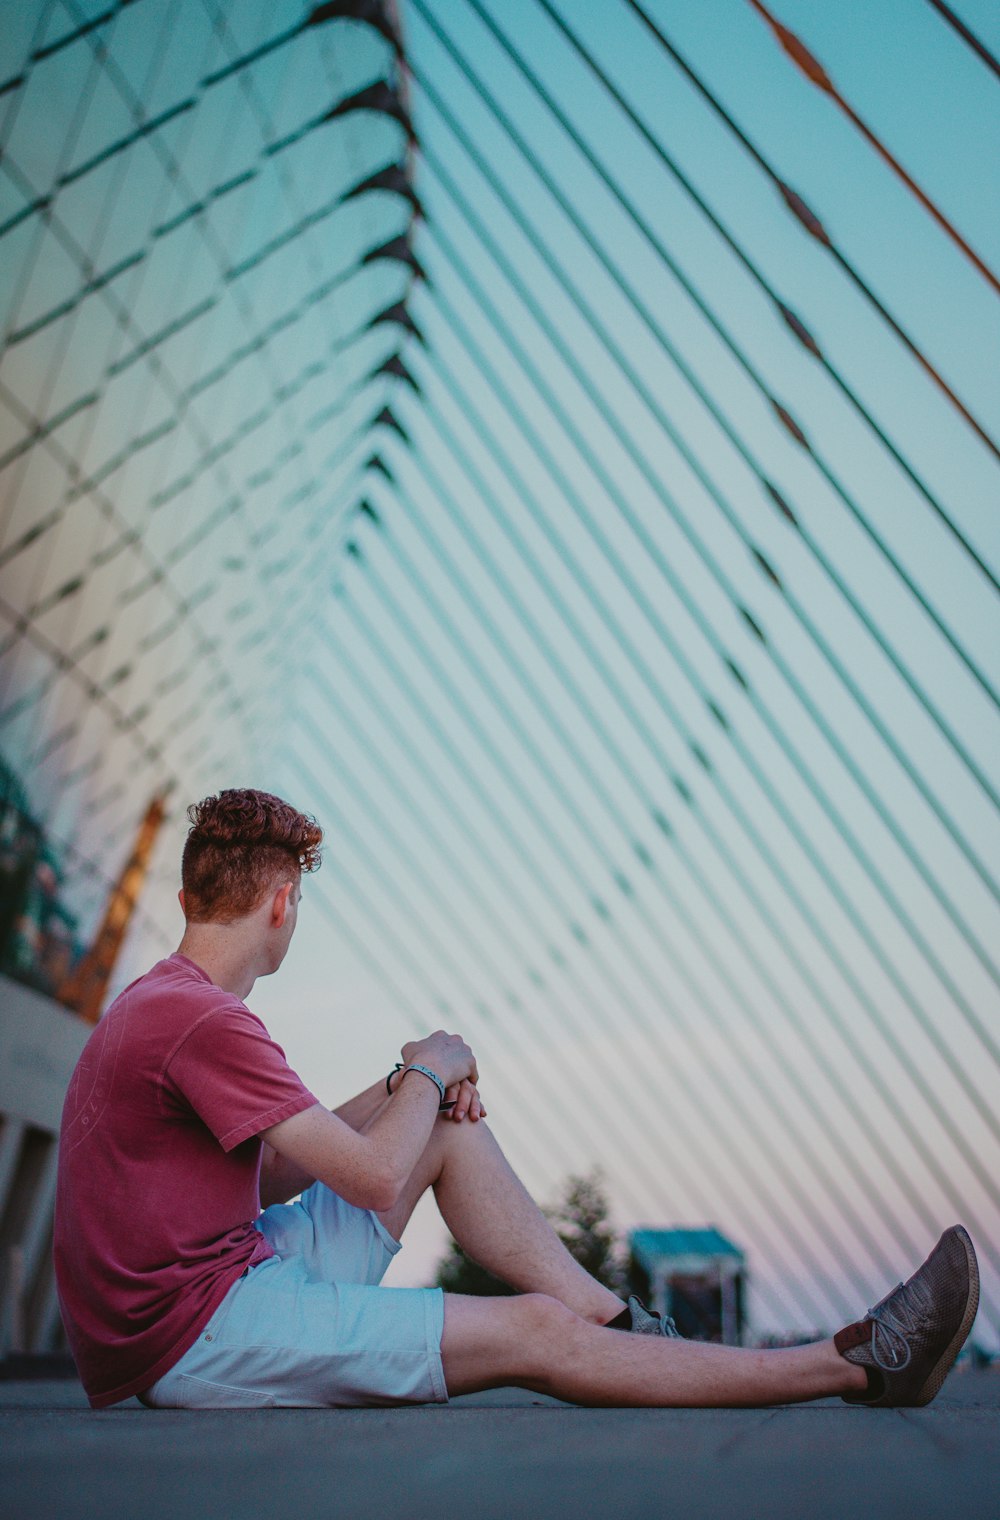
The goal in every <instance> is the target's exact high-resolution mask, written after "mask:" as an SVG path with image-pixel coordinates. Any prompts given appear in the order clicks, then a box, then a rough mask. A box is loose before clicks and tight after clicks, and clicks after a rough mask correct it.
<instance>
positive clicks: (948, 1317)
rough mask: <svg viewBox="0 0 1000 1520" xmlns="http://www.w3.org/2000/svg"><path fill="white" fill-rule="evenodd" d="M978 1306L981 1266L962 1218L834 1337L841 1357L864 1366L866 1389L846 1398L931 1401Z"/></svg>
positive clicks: (878, 1402)
mask: <svg viewBox="0 0 1000 1520" xmlns="http://www.w3.org/2000/svg"><path fill="white" fill-rule="evenodd" d="M978 1307H979V1267H978V1265H977V1262H976V1252H975V1248H974V1247H973V1244H972V1241H971V1240H970V1239H969V1236H968V1233H967V1232H966V1231H965V1230H964V1229H963V1228H962V1226H961V1225H960V1224H956V1225H953V1226H952V1228H951V1229H950V1230H945V1232H944V1234H943V1235H942V1236H941V1239H940V1240H939V1241H938V1243H937V1245H936V1246H935V1247H934V1249H933V1251H932V1252H931V1254H930V1255H929V1256H928V1258H927V1260H926V1261H925V1262H924V1264H923V1266H922V1267H918V1268H917V1270H916V1272H914V1274H913V1276H912V1277H911V1278H910V1280H909V1282H906V1283H899V1284H897V1286H896V1287H895V1288H893V1290H892V1292H891V1293H887V1294H886V1296H885V1298H883V1299H882V1300H881V1302H880V1303H877V1304H876V1305H875V1307H874V1309H869V1311H868V1313H867V1315H866V1316H865V1318H864V1319H862V1320H858V1321H857V1323H856V1324H853V1325H847V1326H846V1327H845V1328H844V1329H843V1330H839V1331H838V1332H837V1334H836V1335H835V1336H834V1338H833V1339H834V1345H835V1346H836V1347H837V1350H838V1351H839V1352H840V1354H841V1356H843V1357H845V1358H846V1359H847V1361H849V1362H854V1363H856V1364H857V1366H859V1367H864V1368H866V1369H867V1371H868V1388H867V1390H866V1391H865V1392H864V1393H850V1394H844V1401H845V1403H847V1404H870V1405H872V1406H873V1407H876V1408H879V1407H880V1408H899V1407H907V1406H913V1405H918V1404H929V1403H930V1401H931V1399H932V1398H933V1397H934V1395H935V1394H936V1393H937V1391H938V1389H939V1388H940V1387H941V1384H942V1383H943V1382H944V1380H945V1378H946V1377H947V1376H948V1373H949V1371H950V1370H951V1367H952V1364H953V1363H954V1361H955V1358H956V1356H957V1355H958V1353H959V1352H960V1351H961V1349H962V1345H963V1343H964V1341H965V1338H966V1336H967V1335H968V1333H969V1331H970V1330H971V1329H972V1322H973V1320H974V1319H975V1317H976V1310H977V1309H978Z"/></svg>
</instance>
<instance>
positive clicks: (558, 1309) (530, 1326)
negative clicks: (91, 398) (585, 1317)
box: [512, 1293, 581, 1344]
mask: <svg viewBox="0 0 1000 1520" xmlns="http://www.w3.org/2000/svg"><path fill="white" fill-rule="evenodd" d="M512 1302H513V1304H514V1306H515V1310H516V1312H517V1316H518V1320H519V1321H520V1324H519V1329H520V1331H521V1333H522V1334H523V1335H524V1337H525V1339H526V1341H528V1340H530V1341H531V1342H534V1343H536V1344H544V1343H546V1342H550V1341H552V1340H554V1339H558V1338H560V1337H564V1336H566V1335H568V1334H570V1333H571V1332H572V1330H573V1327H574V1326H575V1325H578V1324H580V1323H581V1320H580V1317H579V1315H578V1314H574V1313H573V1311H572V1309H567V1307H566V1305H565V1304H563V1303H560V1302H559V1300H558V1299H557V1298H551V1297H550V1296H549V1294H548V1293H521V1294H519V1295H518V1296H517V1297H516V1298H515V1299H514V1300H513V1301H512Z"/></svg>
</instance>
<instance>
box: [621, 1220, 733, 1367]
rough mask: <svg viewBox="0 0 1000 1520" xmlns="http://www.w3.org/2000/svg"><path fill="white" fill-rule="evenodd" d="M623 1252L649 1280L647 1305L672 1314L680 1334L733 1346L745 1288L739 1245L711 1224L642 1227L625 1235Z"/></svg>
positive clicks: (661, 1312)
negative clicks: (700, 1225) (626, 1242)
mask: <svg viewBox="0 0 1000 1520" xmlns="http://www.w3.org/2000/svg"><path fill="white" fill-rule="evenodd" d="M629 1250H630V1256H631V1260H632V1262H633V1264H634V1266H635V1267H638V1269H639V1273H641V1275H642V1276H643V1277H644V1278H645V1279H646V1281H647V1282H648V1284H649V1298H650V1303H651V1306H652V1307H653V1308H654V1309H656V1310H657V1311H658V1312H659V1313H660V1314H671V1315H673V1317H674V1318H675V1319H676V1321H677V1327H678V1329H679V1330H680V1332H681V1334H682V1335H688V1336H692V1337H694V1338H697V1339H701V1340H721V1341H722V1343H723V1344H724V1345H727V1346H736V1345H739V1343H740V1341H741V1339H742V1335H743V1304H744V1298H745V1286H746V1256H745V1254H744V1252H743V1251H741V1250H740V1248H739V1246H736V1245H734V1244H733V1242H732V1241H731V1240H727V1239H726V1237H725V1236H724V1235H722V1234H720V1232H719V1231H718V1230H717V1229H716V1228H715V1227H714V1225H706V1226H704V1227H703V1228H697V1229H685V1228H671V1229H662V1230H661V1229H653V1228H652V1227H647V1226H643V1227H642V1228H640V1229H637V1230H633V1231H632V1232H631V1234H630V1235H629ZM637 1275H638V1274H637Z"/></svg>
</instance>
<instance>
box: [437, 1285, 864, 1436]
mask: <svg viewBox="0 0 1000 1520" xmlns="http://www.w3.org/2000/svg"><path fill="white" fill-rule="evenodd" d="M441 1359H442V1362H443V1364H444V1375H445V1382H446V1383H447V1385H448V1392H449V1393H450V1394H452V1395H453V1396H454V1395H457V1394H460V1393H476V1392H479V1391H480V1390H481V1389H484V1388H496V1387H501V1386H503V1385H504V1384H514V1385H516V1386H518V1387H521V1388H530V1389H533V1390H534V1391H535V1392H538V1393H548V1394H552V1395H553V1396H554V1397H556V1398H560V1399H568V1400H570V1401H571V1402H573V1403H576V1404H595V1405H610V1406H623V1405H627V1406H644V1405H649V1406H654V1407H661V1406H676V1407H686V1408H694V1407H699V1406H702V1407H712V1408H717V1407H723V1406H727V1405H759V1404H788V1403H794V1402H798V1401H800V1400H803V1399H816V1398H824V1397H829V1396H831V1395H833V1394H844V1393H852V1392H853V1393H857V1392H861V1391H863V1390H864V1389H865V1387H866V1385H867V1376H866V1374H865V1371H864V1369H863V1368H862V1367H857V1366H854V1365H853V1364H852V1363H851V1362H848V1361H846V1360H845V1359H844V1358H843V1357H842V1356H841V1355H840V1354H839V1352H838V1351H837V1349H836V1347H835V1346H834V1343H833V1341H820V1342H817V1343H815V1344H813V1345H809V1346H795V1347H793V1348H791V1349H790V1350H782V1351H748V1350H742V1349H740V1348H739V1347H736V1346H712V1345H706V1344H704V1343H698V1342H695V1341H683V1340H670V1339H661V1338H659V1337H656V1336H650V1337H646V1336H641V1335H626V1334H622V1332H621V1331H618V1330H606V1329H603V1328H600V1327H599V1326H597V1325H593V1324H587V1323H586V1322H585V1321H584V1320H582V1319H580V1318H578V1316H576V1315H575V1314H573V1313H571V1312H570V1311H569V1310H567V1309H566V1308H565V1306H564V1305H563V1304H561V1303H558V1302H557V1301H556V1300H555V1299H553V1298H548V1297H545V1296H543V1295H541V1294H526V1295H524V1296H523V1297H520V1298H508V1299H503V1298H465V1297H462V1296H459V1295H456V1294H451V1293H449V1294H447V1295H446V1296H445V1311H444V1335H443V1337H442V1340H441Z"/></svg>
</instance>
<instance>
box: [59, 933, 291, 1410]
mask: <svg viewBox="0 0 1000 1520" xmlns="http://www.w3.org/2000/svg"><path fill="white" fill-rule="evenodd" d="M315 1102H316V1099H315V1098H314V1097H313V1095H312V1093H311V1092H309V1090H308V1088H306V1087H304V1086H303V1084H302V1082H301V1081H300V1080H299V1078H298V1077H297V1076H296V1075H295V1073H294V1071H292V1070H291V1068H290V1067H289V1065H288V1063H287V1062H286V1060H285V1055H284V1052H283V1051H282V1049H281V1047H280V1046H278V1045H276V1044H275V1043H274V1041H273V1040H272V1039H271V1038H270V1036H269V1035H268V1032H267V1030H266V1029H265V1028H264V1025H263V1024H262V1023H261V1021H260V1019H258V1018H256V1017H255V1015H254V1014H252V1013H251V1012H250V1010H249V1009H248V1008H247V1007H245V1006H244V1004H243V1003H241V1002H240V1000H239V998H237V997H234V996H233V994H232V993H229V992H224V991H223V990H222V988H221V987H217V986H216V985H215V983H214V982H213V981H211V979H210V978H209V977H208V976H207V975H206V974H205V972H204V971H202V970H201V968H200V967H198V966H196V965H195V964H194V962H193V961H189V960H188V959H187V957H186V956H183V955H171V956H170V957H169V958H168V959H167V960H165V961H160V963H159V964H158V965H156V966H154V967H153V969H152V971H150V972H148V973H147V974H146V975H145V976H143V977H140V978H139V980H138V981H137V982H133V983H132V985H131V987H127V988H126V989H125V991H124V992H123V993H122V994H121V996H120V997H118V998H116V999H115V1001H114V1003H112V1005H111V1007H110V1008H109V1009H108V1011H107V1013H106V1014H105V1016H104V1018H103V1019H102V1020H101V1022H100V1023H99V1024H98V1026H97V1028H96V1029H95V1030H94V1033H93V1034H92V1035H91V1037H90V1039H89V1040H88V1041H87V1044H86V1045H85V1046H84V1049H83V1053H82V1055H81V1056H80V1060H79V1062H78V1063H77V1067H76V1071H75V1072H74V1073H73V1078H72V1081H71V1082H70V1085H69V1091H68V1093H67V1095H66V1103H65V1106H64V1108H63V1122H62V1132H61V1135H60V1140H59V1183H58V1190H57V1196H56V1221H55V1242H54V1244H55V1268H56V1282H57V1284H58V1288H59V1301H60V1305H61V1307H62V1313H63V1321H64V1323H65V1326H66V1333H67V1335H68V1337H69V1342H70V1346H71V1348H72V1351H73V1355H74V1357H75V1359H76V1364H77V1367H78V1369H79V1372H80V1377H81V1379H82V1381H83V1386H84V1388H85V1389H86V1390H87V1395H88V1397H89V1399H90V1402H91V1404H92V1405H93V1407H94V1408H95V1409H100V1408H103V1407H104V1406H105V1405H107V1404H115V1403H117V1402H118V1401H119V1400H120V1399H126V1398H128V1397H129V1395H130V1394H133V1393H137V1392H138V1391H139V1390H140V1389H142V1388H148V1387H149V1385H150V1384H151V1383H154V1382H155V1381H156V1379H157V1378H159V1377H162V1376H163V1374H164V1373H165V1372H166V1371H167V1370H168V1369H169V1368H170V1367H172V1366H173V1364H174V1363H175V1362H176V1361H178V1360H179V1358H180V1357H181V1356H182V1355H183V1354H184V1352H185V1351H186V1350H187V1349H188V1347H189V1346H190V1345H192V1344H193V1342H194V1341H195V1340H196V1339H197V1336H198V1334H199V1332H200V1330H201V1328H202V1326H203V1325H204V1324H205V1323H206V1321H207V1320H209V1319H210V1318H211V1316H212V1314H213V1313H214V1312H215V1310H216V1309H217V1308H218V1306H219V1304H220V1303H221V1302H222V1299H223V1298H224V1297H225V1295H226V1292H227V1291H228V1289H229V1287H230V1286H231V1284H232V1283H234V1282H235V1281H236V1279H237V1278H238V1277H239V1276H240V1274H241V1273H242V1272H243V1271H244V1269H245V1268H246V1267H248V1266H250V1265H251V1264H253V1263H254V1262H258V1261H263V1260H265V1259H266V1258H267V1257H268V1256H270V1255H271V1254H272V1251H271V1247H270V1246H269V1245H268V1243H267V1242H266V1241H265V1239H264V1237H263V1236H262V1235H261V1234H260V1232H259V1231H258V1230H256V1229H254V1220H255V1219H256V1218H257V1216H258V1214H259V1213H260V1192H259V1176H260V1157H261V1143H260V1140H259V1139H257V1138H256V1137H257V1136H258V1135H259V1134H260V1131H261V1130H263V1129H267V1128H268V1126H269V1125H271V1124H278V1123H279V1122H280V1121H281V1120H282V1119H290V1118H291V1116H292V1115H293V1114H297V1113H301V1112H302V1111H303V1110H304V1109H306V1108H311V1107H312V1105H313V1104H314V1103H315Z"/></svg>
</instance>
